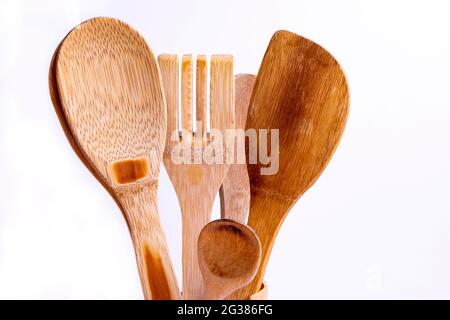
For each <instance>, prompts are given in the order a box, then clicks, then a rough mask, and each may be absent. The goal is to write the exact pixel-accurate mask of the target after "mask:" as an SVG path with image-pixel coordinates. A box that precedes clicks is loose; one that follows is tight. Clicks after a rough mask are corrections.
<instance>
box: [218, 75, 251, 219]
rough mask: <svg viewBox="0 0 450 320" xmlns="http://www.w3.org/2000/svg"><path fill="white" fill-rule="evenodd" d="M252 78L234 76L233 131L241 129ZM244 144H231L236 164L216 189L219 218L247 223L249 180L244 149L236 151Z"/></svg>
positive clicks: (243, 123)
mask: <svg viewBox="0 0 450 320" xmlns="http://www.w3.org/2000/svg"><path fill="white" fill-rule="evenodd" d="M255 79H256V77H255V76H254V75H252V74H238V75H236V77H235V85H234V86H235V110H234V113H235V118H236V120H235V121H236V122H235V126H236V129H242V130H245V122H246V120H247V110H248V105H249V103H250V98H251V96H252V91H253V85H254V84H255ZM244 139H245V137H244ZM244 141H245V140H242V141H238V140H237V141H235V145H234V154H235V159H236V160H239V161H236V162H235V163H233V164H232V165H231V166H230V167H229V168H228V171H227V175H226V176H225V178H224V179H223V181H222V186H221V187H220V190H219V195H220V217H221V218H222V219H232V220H235V221H238V222H240V223H243V224H245V223H247V217H248V211H249V208H250V181H249V179H248V171H247V165H246V164H245V148H242V149H238V143H240V144H239V145H241V146H244ZM240 156H242V157H243V159H242V160H243V161H240V160H241V159H240V158H239V157H240Z"/></svg>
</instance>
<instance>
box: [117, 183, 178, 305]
mask: <svg viewBox="0 0 450 320" xmlns="http://www.w3.org/2000/svg"><path fill="white" fill-rule="evenodd" d="M118 199H119V202H120V205H121V207H122V210H123V211H124V215H125V216H126V217H128V221H127V222H128V226H129V229H130V233H131V237H132V239H133V245H134V249H135V253H136V260H137V265H138V270H139V276H140V279H141V284H142V288H143V291H144V297H145V299H148V300H178V299H180V290H179V288H178V283H177V280H176V276H175V273H174V271H173V268H172V264H171V260H170V256H169V250H168V246H167V243H166V238H165V235H164V231H163V229H162V227H161V224H160V221H159V213H158V205H157V189H156V187H151V186H146V187H143V188H141V189H140V190H137V191H135V192H130V193H128V192H127V193H123V194H120V193H119V194H118Z"/></svg>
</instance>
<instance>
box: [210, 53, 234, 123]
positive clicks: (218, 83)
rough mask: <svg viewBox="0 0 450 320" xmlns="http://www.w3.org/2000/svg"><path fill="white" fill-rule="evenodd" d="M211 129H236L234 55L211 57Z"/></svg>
mask: <svg viewBox="0 0 450 320" xmlns="http://www.w3.org/2000/svg"><path fill="white" fill-rule="evenodd" d="M210 95H211V97H210V117H211V129H219V130H224V129H233V128H234V74H233V56H232V55H212V56H211V77H210Z"/></svg>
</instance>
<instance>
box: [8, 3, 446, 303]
mask: <svg viewBox="0 0 450 320" xmlns="http://www.w3.org/2000/svg"><path fill="white" fill-rule="evenodd" d="M99 15H101V16H112V17H116V18H120V19H122V20H124V21H126V22H128V23H129V24H131V25H132V26H134V27H135V28H136V29H137V30H138V31H139V32H140V33H141V34H142V35H143V36H144V37H145V38H146V39H147V41H148V43H149V45H150V46H151V48H152V49H153V51H154V52H155V53H156V54H160V53H163V52H167V53H180V54H181V53H190V52H194V53H206V54H211V53H231V54H233V55H234V56H235V71H236V73H240V72H250V73H256V72H257V71H258V66H259V64H260V62H261V59H262V56H263V54H264V51H265V48H266V46H267V44H268V41H269V39H270V37H271V35H272V34H273V33H274V32H275V31H276V30H278V29H287V30H290V31H293V32H296V33H298V34H301V35H303V36H306V37H308V38H310V39H312V40H314V41H315V42H317V43H319V44H321V45H322V46H324V47H325V48H327V49H328V50H329V51H330V52H331V53H332V54H333V55H334V56H335V57H336V58H337V59H338V61H339V62H340V63H341V65H342V67H343V68H344V70H345V72H346V74H347V76H348V81H349V84H350V89H351V109H350V117H349V120H348V124H347V129H346V131H345V133H344V136H343V139H342V141H341V144H340V146H339V148H338V150H337V152H336V154H335V156H334V158H333V160H332V161H331V163H330V165H329V166H328V168H327V169H326V171H325V172H324V173H323V175H322V176H321V178H320V179H319V180H318V181H317V183H316V184H315V185H314V186H313V187H312V188H311V189H310V190H309V191H308V192H307V193H306V194H305V195H304V196H303V197H302V198H301V199H300V200H299V202H298V203H297V204H296V206H295V207H294V208H293V210H292V211H291V212H290V214H289V216H288V218H287V219H286V221H285V223H284V225H283V227H282V229H281V232H280V234H279V236H278V239H277V241H276V244H275V247H274V251H273V254H272V257H271V260H270V264H269V268H268V271H267V274H266V280H267V282H268V283H269V291H270V292H269V296H270V298H274V299H277V298H286V299H296V298H307V299H309V298H344V299H347V298H363V299H365V298H450V201H449V190H450V188H449V186H450V150H449V149H450V148H449V147H450V128H449V120H450V76H449V75H450V19H449V17H450V2H449V1H446V0H443V1H411V0H409V1H407V0H405V1H391V0H383V1H380V0H378V1H358V0H354V1H333V0H330V1H280V0H277V1H271V2H269V1H251V2H250V1H242V0H239V1H234V0H233V1H231V0H227V1H220V2H219V1H179V2H177V1H160V0H159V1H142V2H138V1H112V0H111V1H109V0H102V1H92V0H88V1H31V0H30V1H20V0H11V1H9V0H0V298H62V299H72V298H87V299H90V298H104V299H111V298H114V299H116V298H124V299H140V298H141V297H142V294H141V289H140V284H139V280H138V275H137V272H136V267H135V260H134V254H133V248H132V245H131V241H130V239H129V235H128V231H127V227H126V224H125V222H124V220H123V218H122V216H121V213H120V212H119V210H118V208H117V207H116V205H115V203H114V202H113V201H112V199H111V198H110V196H109V195H108V194H107V192H106V191H104V190H103V189H102V187H101V186H100V184H99V183H97V181H96V180H95V179H94V178H93V177H92V176H91V174H90V173H89V172H88V171H87V169H85V167H84V166H83V165H82V164H81V162H80V161H79V160H78V158H77V157H76V156H75V154H74V152H73V151H72V149H71V148H70V146H69V144H68V142H67V141H66V138H65V136H64V134H63V131H62V129H61V127H60V125H59V122H58V120H57V118H56V115H55V112H54V110H53V107H52V105H51V102H50V98H49V94H48V85H47V75H48V66H49V63H50V59H51V56H52V53H53V50H54V49H55V48H56V46H57V44H58V43H59V41H60V40H61V39H62V38H63V37H64V36H65V34H66V33H67V32H68V31H69V30H70V29H71V28H72V27H74V26H75V25H77V24H79V23H80V22H82V21H83V20H86V19H88V18H91V17H94V16H99ZM293 174H294V173H293ZM159 200H160V211H161V218H162V220H163V224H164V226H165V229H166V232H167V237H168V240H169V243H170V249H171V254H172V257H173V260H174V264H175V267H176V270H177V273H178V275H179V278H180V280H181V274H180V273H181V266H180V264H181V249H180V248H181V225H180V210H179V206H178V203H177V199H176V196H175V193H174V191H173V188H172V186H171V184H170V181H169V180H168V178H167V175H166V173H165V171H164V170H163V171H162V174H161V178H160V190H159ZM217 212H218V206H217V204H216V207H215V215H216V216H217Z"/></svg>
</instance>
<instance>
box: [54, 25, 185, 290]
mask: <svg viewBox="0 0 450 320" xmlns="http://www.w3.org/2000/svg"><path fill="white" fill-rule="evenodd" d="M49 82H50V92H51V96H52V102H53V104H54V106H55V110H56V112H57V114H58V117H59V119H60V121H61V124H62V126H63V128H64V131H65V133H66V136H67V137H68V139H69V141H70V143H71V145H72V147H73V148H74V150H75V152H76V153H77V155H78V156H79V157H80V159H81V160H82V161H83V163H84V164H86V165H87V167H88V168H89V170H90V171H91V172H93V173H94V175H95V176H96V178H97V179H99V181H100V182H101V183H102V184H103V185H104V186H105V187H106V189H107V190H108V192H110V193H111V194H112V195H113V197H114V200H115V201H116V202H117V203H118V204H119V206H120V208H121V210H122V212H123V214H124V216H125V218H126V221H127V223H128V226H129V229H130V233H131V236H132V240H133V244H134V247H135V251H136V258H137V264H138V269H139V273H140V278H141V283H142V287H143V291H144V296H145V298H146V299H179V297H180V294H179V289H178V285H177V281H176V278H175V274H174V272H173V269H172V266H171V262H170V257H169V254H168V249H167V243H166V240H165V236H164V232H163V230H162V228H161V225H160V222H159V214H158V207H157V182H158V176H159V166H160V161H161V157H162V152H163V148H164V139H165V128H166V112H165V100H164V96H163V93H162V88H161V80H160V75H159V71H158V66H157V63H156V60H155V58H154V56H153V53H152V52H151V50H150V48H148V46H147V44H146V43H145V41H144V40H143V39H142V37H140V35H138V33H137V32H136V31H134V30H133V29H131V28H130V27H129V26H128V25H126V24H125V23H123V22H121V21H119V20H116V19H111V18H95V19H91V20H89V21H87V22H84V23H83V24H81V25H80V26H78V27H77V28H75V29H73V30H72V31H71V32H70V33H69V34H68V35H67V36H66V38H65V39H64V40H63V42H62V43H61V44H60V46H59V47H58V49H57V51H56V52H55V55H54V58H53V60H52V65H51V67H50V76H49Z"/></svg>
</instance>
